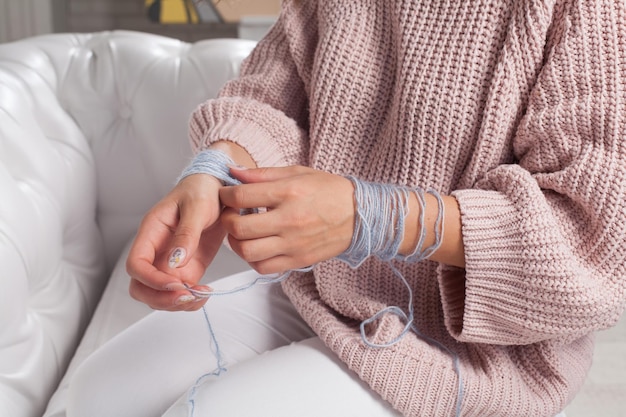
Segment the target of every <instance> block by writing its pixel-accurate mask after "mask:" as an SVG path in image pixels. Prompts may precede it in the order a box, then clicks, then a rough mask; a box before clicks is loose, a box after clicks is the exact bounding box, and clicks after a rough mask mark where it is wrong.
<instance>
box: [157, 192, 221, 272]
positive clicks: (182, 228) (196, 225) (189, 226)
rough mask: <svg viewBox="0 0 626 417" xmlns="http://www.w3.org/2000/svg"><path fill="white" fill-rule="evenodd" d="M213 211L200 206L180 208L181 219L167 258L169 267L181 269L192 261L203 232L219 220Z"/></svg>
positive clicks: (193, 205) (191, 205)
mask: <svg viewBox="0 0 626 417" xmlns="http://www.w3.org/2000/svg"><path fill="white" fill-rule="evenodd" d="M212 211H213V210H211V209H209V208H208V207H204V206H202V205H200V204H189V205H181V206H180V209H179V216H180V218H179V221H178V225H177V226H176V231H175V232H174V237H173V239H172V243H171V248H172V249H171V250H170V253H169V256H168V258H167V265H168V267H170V268H180V267H182V266H185V265H186V264H187V261H188V260H189V259H191V257H192V256H193V254H194V253H195V252H196V250H197V249H198V245H199V243H200V237H201V236H202V232H203V231H204V229H206V228H207V227H209V226H210V225H211V224H213V223H214V222H215V220H216V219H217V213H214V214H211V213H212Z"/></svg>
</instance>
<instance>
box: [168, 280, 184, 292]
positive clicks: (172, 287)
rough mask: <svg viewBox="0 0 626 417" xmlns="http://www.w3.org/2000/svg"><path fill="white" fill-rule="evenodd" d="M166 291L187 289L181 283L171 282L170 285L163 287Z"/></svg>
mask: <svg viewBox="0 0 626 417" xmlns="http://www.w3.org/2000/svg"><path fill="white" fill-rule="evenodd" d="M163 289H164V290H165V291H186V290H187V287H185V285H184V284H181V283H180V282H170V283H169V284H167V285H165V286H164V287H163Z"/></svg>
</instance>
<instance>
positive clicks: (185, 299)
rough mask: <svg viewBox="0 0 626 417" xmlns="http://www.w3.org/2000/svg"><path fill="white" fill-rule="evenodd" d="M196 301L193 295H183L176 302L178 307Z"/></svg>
mask: <svg viewBox="0 0 626 417" xmlns="http://www.w3.org/2000/svg"><path fill="white" fill-rule="evenodd" d="M195 299H196V297H194V296H193V295H181V296H180V297H178V299H177V300H176V305H177V306H179V305H181V304H187V303H190V302H192V301H194V300H195Z"/></svg>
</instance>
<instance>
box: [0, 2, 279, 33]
mask: <svg viewBox="0 0 626 417" xmlns="http://www.w3.org/2000/svg"><path fill="white" fill-rule="evenodd" d="M279 8H280V0H0V42H8V41H12V40H17V39H21V38H25V37H29V36H34V35H40V34H45V33H58V32H97V31H103V30H115V29H126V30H138V31H142V32H149V33H156V34H161V35H165V36H170V37H173V38H177V39H181V40H184V41H188V42H193V41H196V40H200V39H209V38H224V37H228V38H233V37H239V38H244V39H253V40H258V39H259V38H260V37H262V36H263V35H264V34H265V33H266V31H267V29H268V28H269V27H270V26H271V25H272V24H273V23H274V21H275V20H276V17H277V14H278V11H279Z"/></svg>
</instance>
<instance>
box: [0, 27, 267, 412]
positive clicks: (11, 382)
mask: <svg viewBox="0 0 626 417" xmlns="http://www.w3.org/2000/svg"><path fill="white" fill-rule="evenodd" d="M253 46H254V45H253V43H252V42H249V41H242V40H234V39H231V40H226V39H222V40H208V41H203V42H199V43H196V44H187V43H183V42H180V41H177V40H173V39H169V38H164V37H160V36H156V35H149V34H143V33H136V32H126V31H120V32H105V33H98V34H82V35H72V34H61V35H46V36H41V37H36V38H31V39H26V40H23V41H19V42H14V43H10V44H4V45H0V287H1V289H0V416H11V417H21V416H40V415H41V414H42V413H43V410H44V409H45V405H46V402H47V399H48V397H49V396H50V395H51V394H52V392H53V391H54V389H55V388H56V384H57V383H58V381H59V379H60V378H61V377H62V375H63V372H64V371H65V368H66V366H67V364H68V362H69V360H70V359H71V357H72V353H73V351H74V349H75V347H76V344H77V343H78V341H79V338H80V335H81V333H82V331H83V330H84V328H85V326H86V324H87V323H88V321H89V318H90V316H91V314H92V312H93V309H94V307H95V305H96V303H97V301H98V297H99V295H100V292H101V290H102V288H103V287H104V285H105V284H106V277H107V276H108V275H107V274H108V271H109V270H110V269H111V267H112V265H113V264H114V262H115V261H116V258H117V257H118V256H119V253H120V251H121V249H122V247H123V245H124V244H125V243H126V241H127V240H128V239H129V238H130V237H131V236H132V235H133V233H134V231H135V229H136V227H137V225H138V223H139V221H140V219H141V217H142V215H143V214H144V213H145V212H146V211H147V210H148V209H149V208H150V207H151V206H152V205H153V204H154V203H155V202H156V201H157V200H158V199H159V198H160V197H162V196H163V195H164V194H165V193H166V192H167V191H168V190H169V189H171V187H172V185H173V181H174V180H175V178H176V176H177V175H178V173H179V172H180V170H181V168H182V167H183V166H184V164H185V163H186V162H187V161H188V160H189V158H190V156H191V152H190V149H189V145H188V141H187V139H186V136H187V122H188V119H189V115H190V113H191V111H192V110H193V109H194V108H195V107H196V106H197V105H198V104H199V103H201V102H202V101H204V100H206V99H207V98H209V97H212V96H215V94H216V92H217V91H218V89H219V88H220V87H221V85H222V84H223V83H224V82H225V81H226V80H227V79H229V78H231V77H233V76H234V75H235V74H236V73H237V70H238V68H239V64H240V62H241V60H242V59H243V58H244V57H245V56H247V54H248V53H249V52H250V50H251V49H252V47H253Z"/></svg>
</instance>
